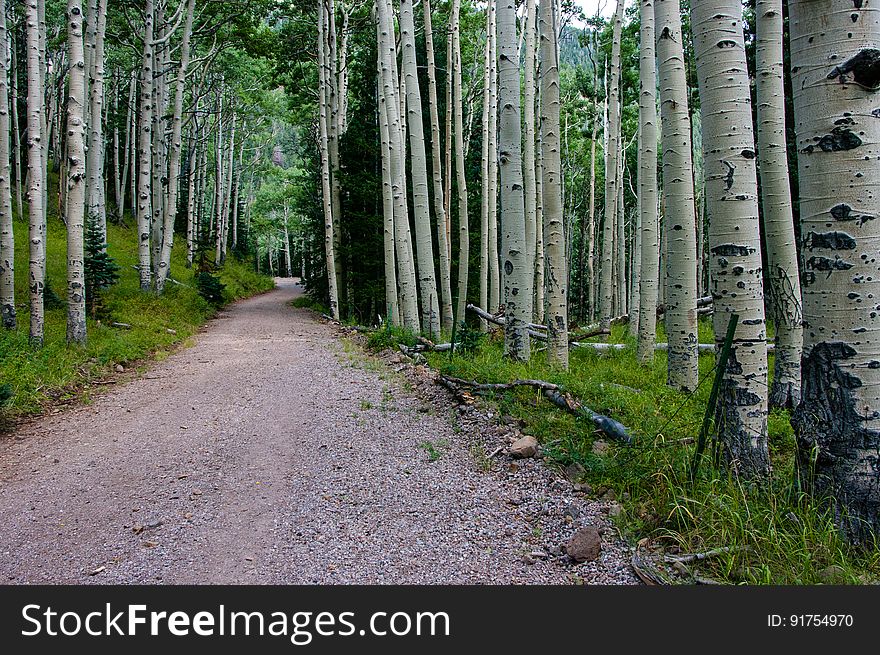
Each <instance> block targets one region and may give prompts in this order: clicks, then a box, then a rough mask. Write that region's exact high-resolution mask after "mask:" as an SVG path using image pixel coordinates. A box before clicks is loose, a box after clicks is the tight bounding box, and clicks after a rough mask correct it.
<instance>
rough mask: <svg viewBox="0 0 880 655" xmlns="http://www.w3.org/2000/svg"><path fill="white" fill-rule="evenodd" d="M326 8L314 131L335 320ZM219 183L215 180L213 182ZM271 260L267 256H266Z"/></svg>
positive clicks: (322, 19)
mask: <svg viewBox="0 0 880 655" xmlns="http://www.w3.org/2000/svg"><path fill="white" fill-rule="evenodd" d="M327 40H328V35H327V9H326V7H325V3H324V0H318V80H319V81H318V87H319V88H318V96H319V100H318V107H319V117H318V131H319V133H320V144H319V147H320V150H321V192H322V198H323V206H324V252H325V255H326V262H327V287H328V295H329V302H330V314H331V315H332V316H333V318H334V320H337V321H338V320H339V295H338V287H337V279H336V248H335V247H334V236H333V232H334V225H333V209H332V200H331V188H330V187H331V184H330V149H329V146H328V142H327V138H328V137H327V86H328V84H329V80H328V79H327V69H326V62H325V59H326V57H327ZM217 183H218V184H219V180H218V182H217ZM270 263H271V260H270Z"/></svg>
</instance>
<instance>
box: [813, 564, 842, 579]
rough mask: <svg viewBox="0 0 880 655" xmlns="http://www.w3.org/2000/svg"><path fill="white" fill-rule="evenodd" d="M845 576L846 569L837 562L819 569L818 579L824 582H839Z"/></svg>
mask: <svg viewBox="0 0 880 655" xmlns="http://www.w3.org/2000/svg"><path fill="white" fill-rule="evenodd" d="M844 578H846V571H845V570H844V568H843V567H842V566H840V565H838V564H832V565H831V566H828V567H826V568H824V569H822V570H821V571H819V579H820V580H821V581H822V582H823V583H824V584H840V583H841V582H843V580H844Z"/></svg>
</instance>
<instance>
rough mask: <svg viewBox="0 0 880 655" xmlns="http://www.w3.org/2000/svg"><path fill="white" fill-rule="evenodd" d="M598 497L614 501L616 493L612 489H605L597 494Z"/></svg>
mask: <svg viewBox="0 0 880 655" xmlns="http://www.w3.org/2000/svg"><path fill="white" fill-rule="evenodd" d="M599 499H600V500H606V501H615V500H617V494H616V493H614V489H606V490H605V492H604V493H602V495H600V496H599Z"/></svg>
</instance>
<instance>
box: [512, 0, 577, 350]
mask: <svg viewBox="0 0 880 655" xmlns="http://www.w3.org/2000/svg"><path fill="white" fill-rule="evenodd" d="M542 9H543V3H542ZM536 13H537V12H536V9H535V0H526V22H525V26H524V28H523V31H524V36H523V41H524V47H525V53H524V55H525V56H524V68H525V71H524V83H523V84H524V92H523V124H524V126H525V139H524V148H523V184H524V186H523V200H524V202H525V208H526V253H525V254H526V269H527V270H528V271H530V273H529V275H531V276H532V279H534V276H535V256H536V253H537V251H536V249H537V231H538V230H541V229H543V227H542V226H541V225H538V221H537V216H536V215H537V209H538V204H537V198H536V189H535V147H536V142H535V32H536V26H537V17H536ZM551 18H552V16H551ZM548 29H549V28H548ZM553 41H554V43H555V41H556V39H555V37H554V39H553ZM542 45H543V43H542ZM554 48H555V45H554ZM541 57H542V62H544V61H545V60H544V59H543V57H544V54H543V52H542V55H541ZM541 72H542V74H546V69H545V68H542V70H541ZM558 75H559V71H558V70H557V71H556V76H557V78H558ZM543 81H544V80H543V78H542V83H543ZM555 84H556V87H557V89H556V90H557V95H558V90H559V89H558V86H559V80H558V79H557V80H555ZM543 106H544V107H546V104H545V105H543ZM558 109H559V108H558V107H556V111H557V112H558ZM542 121H543V118H542ZM558 121H559V119H558V117H557V126H556V132H557V135H556V136H557V141H558V136H559V135H558V131H559V125H558ZM544 147H547V144H545V145H544ZM557 154H558V153H557ZM546 170H547V169H546V168H545V172H546ZM556 173H559V171H556V172H555V173H554V174H556ZM557 181H558V180H557ZM553 192H554V191H551V193H553ZM538 284H543V281H541V282H537V283H536V284H534V285H533V288H536V287H537V285H538ZM525 301H526V311H527V312H528V314H529V316H530V317H531V318H530V319H529V320H533V319H534V318H535V310H534V302H535V298H534V296H533V295H532V294H529V297H528V298H526V299H525ZM567 346H568V343H567V342H566V349H567ZM548 355H550V356H552V354H551V353H550V352H549V350H548Z"/></svg>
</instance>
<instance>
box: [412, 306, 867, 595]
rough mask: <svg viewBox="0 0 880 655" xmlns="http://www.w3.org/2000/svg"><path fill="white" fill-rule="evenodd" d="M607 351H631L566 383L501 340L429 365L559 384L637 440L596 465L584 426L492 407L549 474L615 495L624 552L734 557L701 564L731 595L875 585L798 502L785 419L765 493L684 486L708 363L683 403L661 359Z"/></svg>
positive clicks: (551, 414)
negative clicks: (506, 353) (576, 472)
mask: <svg viewBox="0 0 880 655" xmlns="http://www.w3.org/2000/svg"><path fill="white" fill-rule="evenodd" d="M658 338H659V339H662V338H663V336H662V333H661V335H659V337H658ZM612 340H613V341H616V342H619V343H629V344H630V345H631V346H632V347H631V348H627V349H625V350H622V351H614V352H610V353H604V354H599V353H597V352H595V351H591V350H589V349H573V350H572V353H571V367H570V370H569V371H561V370H559V369H556V368H551V367H549V366H548V365H547V364H546V359H545V356H544V354H543V353H536V354H535V355H533V357H532V360H531V361H530V362H529V363H513V362H510V361H508V360H505V359H504V357H503V356H502V347H503V346H502V343H501V340H500V338H499V336H498V335H496V336H495V337H494V338H492V339H491V340H488V341H487V342H485V343H484V344H483V345H481V346H480V347H479V348H478V349H477V350H476V351H475V352H474V353H473V354H471V355H465V356H462V355H458V354H457V355H456V356H455V357H453V358H452V359H451V360H450V358H449V354H448V353H433V354H432V353H429V354H428V361H429V363H430V364H431V365H432V366H434V367H435V368H438V369H440V370H441V371H443V372H444V373H447V374H450V375H454V376H457V377H461V378H466V379H475V380H478V381H480V382H509V381H511V380H514V379H517V378H532V379H543V380H547V381H550V382H555V383H558V384H560V385H562V386H564V387H565V388H566V389H567V390H568V391H570V392H571V393H573V394H574V395H575V396H577V397H578V398H580V399H581V400H582V401H583V402H584V403H585V404H586V405H587V406H588V407H590V408H591V409H593V410H594V411H596V412H599V413H602V414H606V415H608V416H610V417H612V418H615V419H617V420H619V421H621V422H622V423H623V424H624V425H626V426H627V427H628V428H629V429H630V430H631V431H632V433H633V434H634V435H635V443H634V445H633V446H631V447H627V446H622V445H616V444H612V445H611V446H610V448H609V449H608V452H607V453H606V454H604V455H597V454H594V452H593V447H592V446H593V443H594V442H595V441H597V440H599V439H602V435H601V434H599V433H596V432H595V431H594V429H593V426H592V424H587V423H585V422H584V421H583V420H581V419H576V418H575V417H573V416H572V415H569V414H567V413H565V412H562V411H560V410H558V409H557V408H556V407H554V406H553V405H551V404H550V403H549V402H547V401H546V400H545V399H544V398H543V397H542V395H541V394H540V393H539V392H536V391H535V390H533V389H529V388H520V389H518V390H515V391H511V392H505V393H499V394H495V395H494V396H493V398H494V402H496V403H497V404H498V405H499V413H500V415H512V416H515V417H517V418H520V419H522V420H524V421H525V423H526V428H525V431H526V432H528V433H529V434H534V435H535V436H536V437H538V438H539V439H540V440H541V441H542V442H543V445H544V450H545V453H547V457H548V458H549V459H550V460H551V462H553V463H554V464H556V465H558V466H559V467H560V468H562V467H565V466H568V465H570V464H574V463H576V464H578V465H580V466H581V467H583V470H584V477H585V481H587V482H589V483H590V485H591V486H592V488H593V489H594V490H595V493H596V494H597V495H598V494H599V493H602V492H604V491H605V490H606V489H611V490H613V491H614V492H615V495H616V497H617V498H618V499H621V500H620V501H619V502H620V503H621V505H622V512H621V514H620V515H619V516H618V517H617V518H616V519H615V521H616V522H617V525H618V527H619V528H620V530H621V532H622V534H623V535H624V536H625V537H626V538H627V539H628V540H629V541H630V542H631V543H635V542H636V541H638V540H639V539H641V538H643V537H650V538H652V539H653V540H654V541H655V542H659V543H660V544H662V545H664V546H665V547H666V548H678V549H680V551H681V552H687V553H698V552H705V551H708V550H712V549H715V548H724V547H727V548H730V549H731V550H730V552H728V553H725V554H723V555H721V556H718V557H713V558H710V559H707V560H705V561H704V562H702V563H701V564H700V565H699V573H700V575H702V576H705V577H711V578H713V579H716V580H719V581H723V582H727V583H734V584H736V583H749V584H815V583H822V582H826V583H827V582H835V583H861V582H865V581H866V580H875V579H877V577H878V576H880V551H878V550H877V549H876V548H875V549H873V550H871V551H868V552H866V551H856V550H852V549H850V548H849V547H848V546H847V545H846V543H845V541H844V540H843V539H842V538H841V537H840V535H839V533H838V531H837V530H836V528H835V526H834V523H833V520H832V519H833V517H832V516H831V514H830V512H828V511H827V510H826V509H825V508H824V506H822V505H821V504H819V503H817V502H815V501H813V500H811V499H809V498H806V497H804V496H802V495H799V494H798V493H796V491H795V489H794V486H793V480H794V451H795V441H794V434H793V431H792V428H791V426H790V423H789V415H788V412H785V411H778V410H774V411H773V412H772V413H771V415H770V418H769V433H770V448H771V456H772V458H773V464H774V472H773V477H772V480H771V481H770V482H769V484H766V485H763V486H760V487H758V486H750V487H746V486H745V485H744V484H743V483H741V482H740V481H738V480H736V479H731V478H729V477H728V476H727V475H726V474H725V473H724V472H723V471H716V470H713V468H712V466H711V463H710V462H709V461H708V458H704V461H703V467H702V469H701V474H700V476H699V478H698V479H697V481H696V482H695V483H691V482H690V481H689V479H688V463H689V461H690V458H691V456H692V454H693V449H694V446H693V443H692V439H693V438H694V437H696V436H697V434H698V432H699V429H700V425H701V422H702V420H703V414H704V411H705V407H706V404H707V402H708V396H709V391H710V386H711V377H712V376H711V372H712V368H713V366H714V357H713V356H711V355H702V356H701V357H700V375H701V380H702V381H703V382H702V384H701V386H700V388H699V389H698V390H697V392H696V393H695V394H693V395H692V396H688V395H687V394H684V393H680V392H677V391H674V390H672V389H670V388H668V387H667V386H666V355H665V353H657V355H656V357H655V359H654V362H653V364H652V365H651V366H646V367H642V366H640V365H639V364H638V363H637V362H636V360H635V354H634V351H635V347H634V342H633V341H632V340H628V337H627V336H626V332H625V328H624V327H615V328H614V330H613V334H612ZM700 341H703V342H706V341H708V342H711V341H712V328H711V322H710V321H707V320H704V321H701V324H700ZM771 369H772V366H771ZM829 571H834V572H835V573H834V575H833V576H831V575H829Z"/></svg>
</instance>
